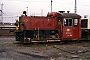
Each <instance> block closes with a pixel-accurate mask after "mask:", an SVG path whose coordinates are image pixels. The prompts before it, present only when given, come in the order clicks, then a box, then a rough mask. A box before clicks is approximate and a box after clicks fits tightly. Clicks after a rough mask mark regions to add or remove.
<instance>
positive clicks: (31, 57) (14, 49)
mask: <svg viewBox="0 0 90 60" xmlns="http://www.w3.org/2000/svg"><path fill="white" fill-rule="evenodd" d="M0 60H90V41H73V42H54V43H32V44H24V45H23V44H21V43H19V42H17V41H15V37H14V36H0Z"/></svg>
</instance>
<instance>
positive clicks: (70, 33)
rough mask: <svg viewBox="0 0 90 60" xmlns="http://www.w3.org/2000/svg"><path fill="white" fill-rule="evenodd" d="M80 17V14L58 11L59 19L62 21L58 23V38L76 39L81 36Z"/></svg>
mask: <svg viewBox="0 0 90 60" xmlns="http://www.w3.org/2000/svg"><path fill="white" fill-rule="evenodd" d="M80 19H81V16H80V15H78V14H75V13H60V16H59V21H62V24H61V25H58V29H59V30H60V32H59V38H61V40H78V39H79V38H81V30H80Z"/></svg>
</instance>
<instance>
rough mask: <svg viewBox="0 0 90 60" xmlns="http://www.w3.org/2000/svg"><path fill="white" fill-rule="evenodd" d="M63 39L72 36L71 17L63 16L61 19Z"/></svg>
mask: <svg viewBox="0 0 90 60" xmlns="http://www.w3.org/2000/svg"><path fill="white" fill-rule="evenodd" d="M62 38H63V39H72V38H73V19H72V18H64V20H63V37H62Z"/></svg>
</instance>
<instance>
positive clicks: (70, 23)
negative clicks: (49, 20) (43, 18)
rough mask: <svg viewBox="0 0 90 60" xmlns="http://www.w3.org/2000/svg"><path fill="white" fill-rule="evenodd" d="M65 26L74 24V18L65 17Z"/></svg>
mask: <svg viewBox="0 0 90 60" xmlns="http://www.w3.org/2000/svg"><path fill="white" fill-rule="evenodd" d="M64 26H72V19H64Z"/></svg>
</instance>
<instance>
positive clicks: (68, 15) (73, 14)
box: [60, 13, 81, 18]
mask: <svg viewBox="0 0 90 60" xmlns="http://www.w3.org/2000/svg"><path fill="white" fill-rule="evenodd" d="M60 14H61V15H62V17H64V18H81V16H80V15H78V14H75V13H60Z"/></svg>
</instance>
